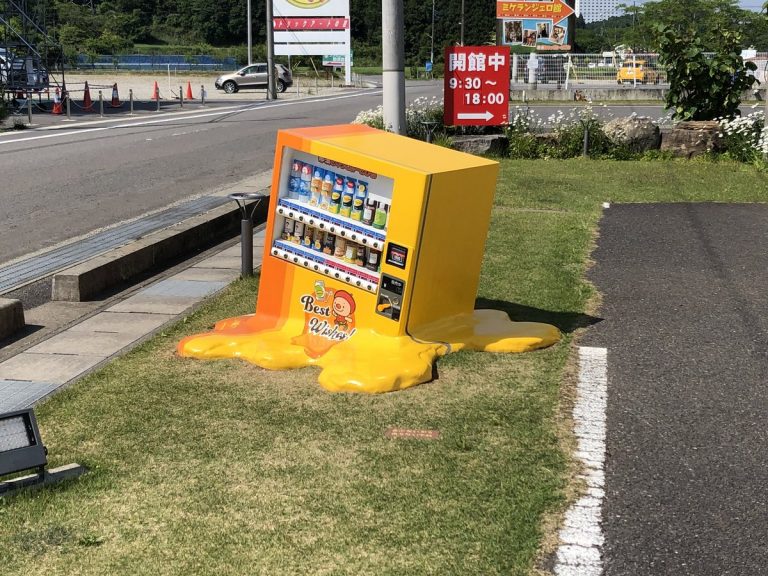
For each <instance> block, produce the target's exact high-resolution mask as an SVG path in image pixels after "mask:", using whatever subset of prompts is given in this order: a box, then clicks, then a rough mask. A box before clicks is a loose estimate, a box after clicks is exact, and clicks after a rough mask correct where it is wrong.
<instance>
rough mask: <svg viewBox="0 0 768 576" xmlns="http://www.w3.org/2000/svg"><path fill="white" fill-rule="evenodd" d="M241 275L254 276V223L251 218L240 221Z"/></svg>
mask: <svg viewBox="0 0 768 576" xmlns="http://www.w3.org/2000/svg"><path fill="white" fill-rule="evenodd" d="M240 245H241V247H242V248H241V259H240V275H241V276H242V277H243V278H245V277H246V276H253V222H252V221H251V219H250V218H243V219H242V220H240Z"/></svg>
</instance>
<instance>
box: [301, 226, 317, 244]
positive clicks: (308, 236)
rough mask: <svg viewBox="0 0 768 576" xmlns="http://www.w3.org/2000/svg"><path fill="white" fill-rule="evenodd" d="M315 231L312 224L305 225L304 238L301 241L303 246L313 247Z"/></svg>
mask: <svg viewBox="0 0 768 576" xmlns="http://www.w3.org/2000/svg"><path fill="white" fill-rule="evenodd" d="M313 231H314V228H312V226H304V240H303V241H302V243H301V244H302V245H303V246H306V247H307V248H311V247H312V235H313Z"/></svg>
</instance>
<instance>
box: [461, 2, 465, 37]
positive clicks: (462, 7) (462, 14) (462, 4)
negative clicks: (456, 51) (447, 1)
mask: <svg viewBox="0 0 768 576" xmlns="http://www.w3.org/2000/svg"><path fill="white" fill-rule="evenodd" d="M461 45H462V46H464V0H461Z"/></svg>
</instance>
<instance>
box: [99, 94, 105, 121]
mask: <svg viewBox="0 0 768 576" xmlns="http://www.w3.org/2000/svg"><path fill="white" fill-rule="evenodd" d="M99 116H101V117H102V118H104V95H103V94H102V93H101V90H99Z"/></svg>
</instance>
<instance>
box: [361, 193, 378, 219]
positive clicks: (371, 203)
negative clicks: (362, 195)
mask: <svg viewBox="0 0 768 576" xmlns="http://www.w3.org/2000/svg"><path fill="white" fill-rule="evenodd" d="M376 204H378V202H376V200H374V199H373V198H368V199H367V200H366V201H365V208H364V209H363V217H362V222H363V224H366V225H368V226H371V225H372V224H373V217H374V216H375V215H376Z"/></svg>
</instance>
